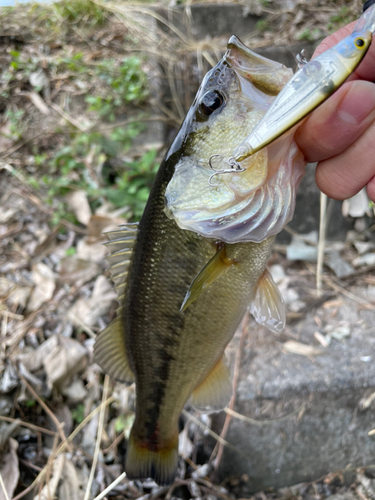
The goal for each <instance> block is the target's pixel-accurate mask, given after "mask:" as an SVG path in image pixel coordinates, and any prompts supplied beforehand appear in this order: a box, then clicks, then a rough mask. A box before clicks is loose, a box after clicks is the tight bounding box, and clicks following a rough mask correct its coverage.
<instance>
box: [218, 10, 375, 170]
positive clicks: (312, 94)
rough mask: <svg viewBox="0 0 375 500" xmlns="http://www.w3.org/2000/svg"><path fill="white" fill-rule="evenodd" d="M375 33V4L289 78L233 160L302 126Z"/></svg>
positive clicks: (360, 57)
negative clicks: (351, 28) (343, 33)
mask: <svg viewBox="0 0 375 500" xmlns="http://www.w3.org/2000/svg"><path fill="white" fill-rule="evenodd" d="M374 32H375V5H372V6H371V7H369V8H367V10H365V11H364V13H363V14H362V15H361V17H360V18H359V19H358V21H357V23H356V24H355V26H354V28H353V31H352V33H351V34H350V35H348V36H346V37H345V38H344V39H343V40H341V41H340V42H338V43H337V44H336V45H334V46H333V47H331V48H330V49H328V50H326V51H325V52H322V53H321V54H320V55H318V56H317V57H315V58H314V59H313V60H311V61H310V62H308V63H306V64H304V65H303V66H302V67H301V68H300V69H299V71H297V72H296V73H295V75H294V76H293V78H291V79H290V80H289V82H288V83H287V85H285V86H284V88H283V89H282V91H281V92H280V93H279V94H278V96H277V98H276V99H275V101H274V102H273V104H272V106H271V107H270V108H269V110H268V111H267V113H266V114H265V115H264V116H263V118H262V120H260V122H259V123H258V125H257V126H256V127H255V128H254V130H252V132H251V133H250V135H249V137H247V138H246V139H245V141H244V142H243V143H242V144H241V145H240V146H239V147H238V148H237V149H236V151H235V152H234V156H233V158H229V160H228V161H229V163H230V164H232V165H234V166H235V167H237V168H240V165H239V163H240V162H242V161H243V160H245V159H246V158H248V157H249V156H251V155H252V154H254V153H256V152H257V151H260V150H261V149H263V148H264V147H265V146H267V145H268V144H270V143H271V142H273V141H275V140H276V139H278V138H279V137H280V136H281V135H282V134H284V133H285V132H287V131H288V130H290V129H291V128H292V127H295V126H296V125H299V124H300V122H301V121H302V120H303V119H304V118H306V117H307V115H309V114H310V113H311V112H312V111H313V110H314V109H316V108H317V107H318V106H320V105H321V104H323V102H325V101H326V100H327V99H328V97H330V96H331V95H332V94H333V93H334V92H335V91H336V90H337V89H339V88H340V87H341V85H342V84H343V83H344V82H345V81H346V80H347V79H348V78H349V76H350V75H351V74H352V73H353V72H354V71H355V69H356V68H357V67H358V65H359V64H360V62H361V61H362V60H363V58H364V57H365V55H366V53H367V51H368V49H369V48H370V45H371V42H372V35H373V33H374Z"/></svg>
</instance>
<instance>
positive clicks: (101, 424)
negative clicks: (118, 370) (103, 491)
mask: <svg viewBox="0 0 375 500" xmlns="http://www.w3.org/2000/svg"><path fill="white" fill-rule="evenodd" d="M108 387H109V376H108V375H106V376H105V378H104V386H103V397H102V408H101V410H100V415H99V425H98V433H97V436H96V443H95V451H94V458H93V461H92V467H91V471H90V476H89V480H88V483H87V487H86V493H85V497H84V500H89V497H90V492H91V486H92V482H93V481H94V475H95V470H96V465H97V463H98V458H99V452H100V443H101V440H102V433H103V427H104V415H105V406H104V403H105V401H106V400H107V394H108Z"/></svg>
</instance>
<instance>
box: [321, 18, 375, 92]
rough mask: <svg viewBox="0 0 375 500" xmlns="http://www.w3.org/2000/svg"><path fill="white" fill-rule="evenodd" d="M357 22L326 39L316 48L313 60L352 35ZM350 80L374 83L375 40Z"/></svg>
mask: <svg viewBox="0 0 375 500" xmlns="http://www.w3.org/2000/svg"><path fill="white" fill-rule="evenodd" d="M355 24H356V21H354V22H352V23H350V24H348V25H347V26H344V27H343V28H341V29H339V30H338V31H336V32H335V33H333V34H332V35H330V36H328V37H327V38H325V39H324V40H323V41H322V42H321V43H320V44H319V45H318V47H317V48H316V50H315V52H314V54H313V58H314V57H316V56H318V55H319V54H321V53H322V52H325V51H326V50H328V49H330V48H331V47H333V46H334V45H336V44H337V43H338V42H340V41H341V40H342V39H343V38H345V37H346V36H348V35H350V33H352V31H353V28H354V26H355ZM349 80H367V81H369V82H373V81H374V80H375V40H373V41H372V43H371V45H370V48H369V50H368V51H367V54H366V55H365V57H364V59H363V61H362V62H361V64H360V65H359V66H358V68H357V69H356V70H355V72H354V73H353V74H352V75H351V76H350V78H349Z"/></svg>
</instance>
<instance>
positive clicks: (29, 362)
mask: <svg viewBox="0 0 375 500" xmlns="http://www.w3.org/2000/svg"><path fill="white" fill-rule="evenodd" d="M58 344H59V341H58V337H57V335H52V337H50V338H49V339H47V340H46V341H45V342H43V344H41V345H40V346H39V347H38V348H37V349H35V351H31V352H28V353H27V354H26V355H22V356H21V359H22V363H23V364H24V366H25V367H26V368H27V369H28V370H29V371H30V372H35V371H37V370H39V369H40V368H42V366H43V361H44V359H45V358H46V357H47V356H48V354H50V353H51V352H52V351H53V350H54V349H55V348H56V347H57V346H58Z"/></svg>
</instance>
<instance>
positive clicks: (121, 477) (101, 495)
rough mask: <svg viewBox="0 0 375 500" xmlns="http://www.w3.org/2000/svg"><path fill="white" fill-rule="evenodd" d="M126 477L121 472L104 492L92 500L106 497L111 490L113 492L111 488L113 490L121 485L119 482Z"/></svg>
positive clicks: (100, 499)
mask: <svg viewBox="0 0 375 500" xmlns="http://www.w3.org/2000/svg"><path fill="white" fill-rule="evenodd" d="M125 477H126V473H125V472H123V473H122V474H121V476H119V477H118V478H117V479H115V480H114V481H113V483H111V484H110V485H109V486H107V488H106V489H105V490H103V491H102V492H101V493H100V495H98V496H97V497H95V498H94V500H102V498H104V497H105V496H106V494H107V493H109V492H110V491H111V490H113V488H115V487H116V486H117V485H118V484H119V483H121V481H122V480H123V479H125Z"/></svg>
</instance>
